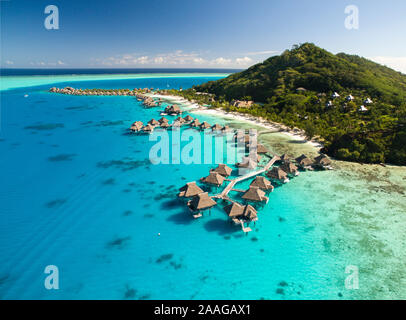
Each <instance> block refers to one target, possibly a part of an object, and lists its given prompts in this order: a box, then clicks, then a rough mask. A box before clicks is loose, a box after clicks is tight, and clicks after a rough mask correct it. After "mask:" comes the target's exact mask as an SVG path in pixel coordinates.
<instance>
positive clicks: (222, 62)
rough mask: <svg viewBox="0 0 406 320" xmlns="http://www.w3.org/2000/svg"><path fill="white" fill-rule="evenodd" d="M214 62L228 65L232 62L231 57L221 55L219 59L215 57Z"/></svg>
mask: <svg viewBox="0 0 406 320" xmlns="http://www.w3.org/2000/svg"><path fill="white" fill-rule="evenodd" d="M212 62H213V63H214V64H219V65H226V64H230V63H231V59H226V58H223V57H219V58H217V59H214V60H213V61H212Z"/></svg>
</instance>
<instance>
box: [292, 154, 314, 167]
mask: <svg viewBox="0 0 406 320" xmlns="http://www.w3.org/2000/svg"><path fill="white" fill-rule="evenodd" d="M295 161H296V163H297V164H298V166H299V167H300V168H302V169H309V168H311V166H312V165H313V160H312V159H310V158H308V157H307V156H306V155H304V154H302V155H301V156H300V157H298V158H296V159H295Z"/></svg>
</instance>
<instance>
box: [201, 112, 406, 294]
mask: <svg viewBox="0 0 406 320" xmlns="http://www.w3.org/2000/svg"><path fill="white" fill-rule="evenodd" d="M197 113H198V112H197ZM210 115H213V116H215V115H216V114H215V113H210ZM218 117H220V118H222V119H227V118H228V119H229V118H230V116H229V115H227V116H223V115H221V114H220V115H218ZM226 123H227V124H229V125H230V126H232V127H233V128H241V129H244V128H245V129H248V128H252V129H257V130H258V131H261V130H264V129H263V127H262V126H260V125H256V126H255V125H252V124H251V123H247V121H239V120H231V121H230V120H228V121H226ZM259 142H261V143H263V144H264V145H266V146H267V147H268V148H270V149H271V150H272V151H274V152H276V153H277V154H283V153H286V154H288V155H289V156H291V157H292V156H293V157H297V156H299V155H301V154H302V153H304V154H306V155H308V156H312V157H315V156H317V155H318V150H319V148H316V147H315V145H314V144H313V143H309V142H306V141H305V140H303V139H300V138H299V137H297V136H292V135H287V134H286V133H279V132H278V133H268V134H263V135H261V136H260V137H259ZM333 167H334V168H335V170H333V171H330V170H328V171H324V172H318V173H317V174H302V175H300V176H299V177H298V178H297V179H295V183H297V184H298V186H297V189H299V190H300V193H301V194H300V196H297V197H294V198H290V199H289V201H293V202H295V204H296V205H297V206H298V207H300V208H303V209H304V210H305V211H306V212H307V217H306V218H307V221H308V223H309V225H310V226H309V230H313V232H317V233H318V237H320V241H321V242H322V244H323V246H324V247H325V251H326V252H327V253H329V254H332V255H335V256H336V257H337V260H336V261H335V262H333V265H332V266H331V268H332V270H336V272H337V274H336V275H333V274H332V278H333V279H334V278H335V281H338V282H341V281H344V279H345V273H344V270H345V266H347V265H355V266H357V267H358V268H359V276H360V280H359V281H360V284H359V286H360V288H359V290H357V291H354V297H355V298H360V299H404V298H405V297H406V251H405V248H406V233H405V230H406V167H398V166H390V165H388V166H386V167H383V166H381V165H362V164H357V163H351V162H344V161H334V160H333ZM271 197H272V194H271ZM271 201H272V198H271ZM334 264H335V265H334Z"/></svg>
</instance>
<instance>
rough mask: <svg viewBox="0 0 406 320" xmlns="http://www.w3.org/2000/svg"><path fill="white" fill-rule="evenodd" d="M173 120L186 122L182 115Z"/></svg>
mask: <svg viewBox="0 0 406 320" xmlns="http://www.w3.org/2000/svg"><path fill="white" fill-rule="evenodd" d="M175 121H178V122H179V123H182V124H184V123H185V122H186V121H185V120H184V119H183V118H182V117H177V118H176V119H175Z"/></svg>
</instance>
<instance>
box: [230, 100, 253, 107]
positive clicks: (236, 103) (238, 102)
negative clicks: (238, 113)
mask: <svg viewBox="0 0 406 320" xmlns="http://www.w3.org/2000/svg"><path fill="white" fill-rule="evenodd" d="M253 104H254V101H241V100H233V101H231V105H232V106H233V107H237V108H249V107H251V106H252V105H253Z"/></svg>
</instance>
